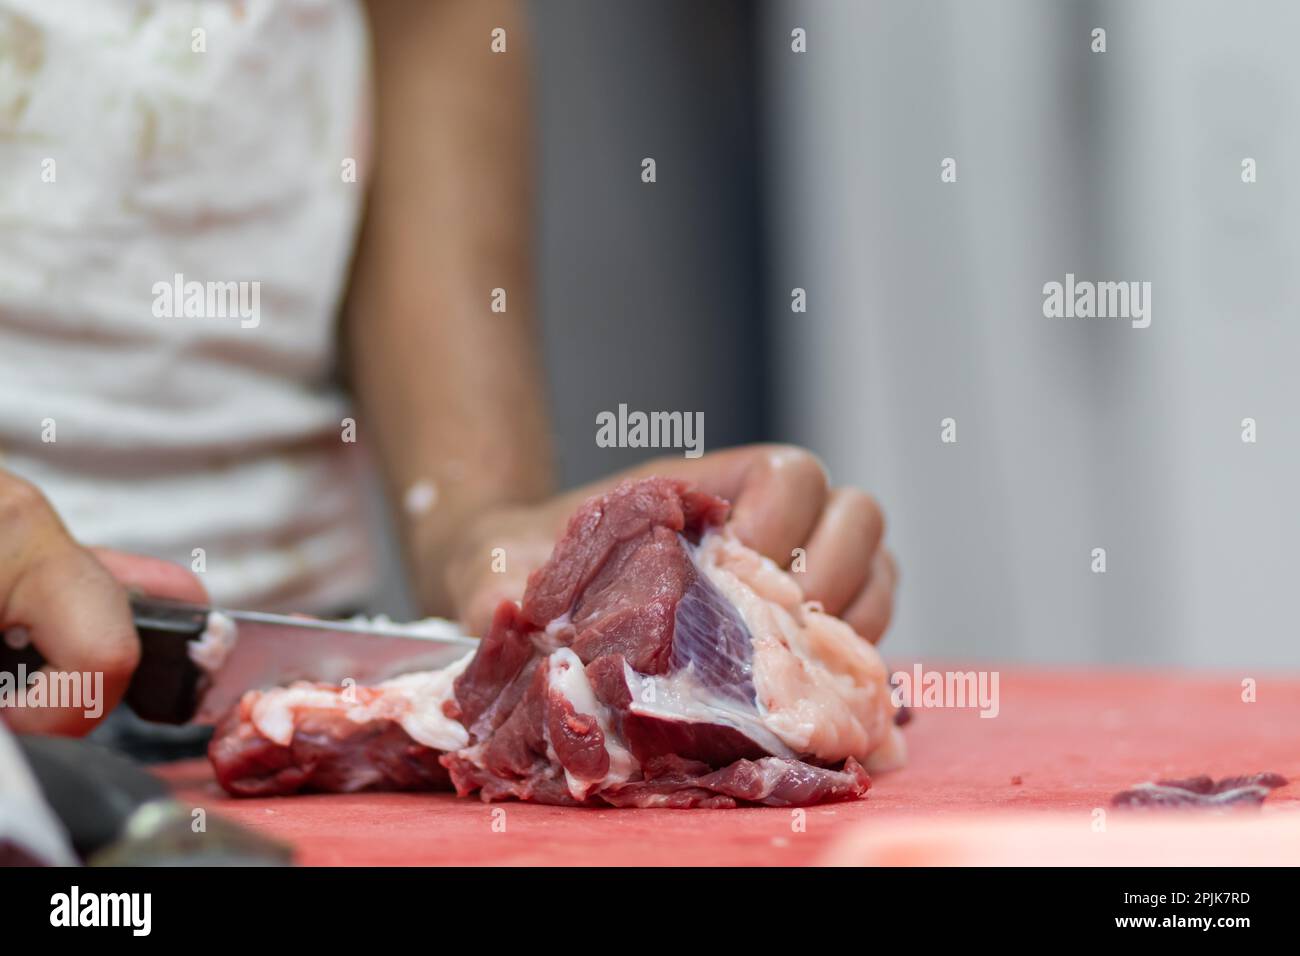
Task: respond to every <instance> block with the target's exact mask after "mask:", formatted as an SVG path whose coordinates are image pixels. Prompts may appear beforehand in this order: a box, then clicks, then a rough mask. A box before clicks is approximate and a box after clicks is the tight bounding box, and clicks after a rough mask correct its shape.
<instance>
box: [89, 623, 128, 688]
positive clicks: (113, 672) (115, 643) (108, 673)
mask: <svg viewBox="0 0 1300 956" xmlns="http://www.w3.org/2000/svg"><path fill="white" fill-rule="evenodd" d="M139 663H140V642H139V641H137V640H135V638H134V636H128V635H125V634H123V635H121V636H117V637H109V638H106V639H105V640H103V641H101V642H99V643H98V644H97V645H96V646H95V650H94V652H93V657H92V659H91V661H90V667H89V669H90V670H96V671H103V673H104V677H105V678H106V679H108V680H112V679H114V678H125V677H127V676H129V675H130V674H132V673H133V672H134V671H135V669H136V667H137V666H138V665H139Z"/></svg>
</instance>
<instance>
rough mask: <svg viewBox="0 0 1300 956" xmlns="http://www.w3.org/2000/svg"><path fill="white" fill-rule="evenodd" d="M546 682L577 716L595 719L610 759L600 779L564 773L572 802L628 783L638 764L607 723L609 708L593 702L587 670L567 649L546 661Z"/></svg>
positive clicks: (551, 755) (552, 757)
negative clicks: (571, 707) (590, 779)
mask: <svg viewBox="0 0 1300 956" xmlns="http://www.w3.org/2000/svg"><path fill="white" fill-rule="evenodd" d="M546 682H547V687H548V688H549V689H550V690H552V691H558V692H559V693H560V694H562V695H563V696H564V698H565V699H566V700H567V701H568V702H569V703H570V704H571V705H573V709H574V711H575V712H576V713H579V714H586V715H588V716H590V717H594V718H596V723H597V724H598V725H599V726H600V730H601V733H602V734H604V737H605V753H606V754H608V755H609V771H608V772H607V773H606V774H605V776H604V777H603V778H602V779H600V780H592V781H588V780H581V779H579V778H577V777H575V776H574V775H573V774H571V773H570V772H569V771H568V770H565V771H564V778H565V783H566V784H568V787H569V794H570V795H571V796H572V797H573V799H575V800H577V801H579V802H581V801H583V800H586V799H587V796H588V795H589V794H591V793H594V792H596V791H599V790H604V789H605V788H606V787H612V786H614V785H615V784H619V783H626V782H627V781H628V780H630V779H631V778H632V775H633V774H635V773H637V772H638V771H639V770H640V769H641V764H640V763H639V762H638V761H637V759H636V758H635V757H633V756H632V752H631V751H630V750H628V749H627V748H626V747H624V746H623V743H622V741H621V740H620V739H619V738H618V737H617V736H616V734H615V732H614V729H613V725H612V724H611V722H610V713H609V708H607V707H605V705H603V704H602V703H600V701H598V700H596V693H595V691H594V690H592V687H591V682H590V681H588V680H587V671H586V668H584V667H583V664H582V661H581V660H580V659H579V658H578V655H577V654H575V653H573V651H571V650H569V648H567V647H562V648H560V649H559V650H557V651H555V652H554V653H553V654H551V655H550V656H549V657H547V659H546ZM546 737H547V742H546V743H547V757H548V758H549V759H550V761H551V763H552V764H553V765H555V766H559V765H560V759H559V757H558V756H557V755H556V753H555V750H554V748H553V747H551V744H550V734H549V733H547V734H546Z"/></svg>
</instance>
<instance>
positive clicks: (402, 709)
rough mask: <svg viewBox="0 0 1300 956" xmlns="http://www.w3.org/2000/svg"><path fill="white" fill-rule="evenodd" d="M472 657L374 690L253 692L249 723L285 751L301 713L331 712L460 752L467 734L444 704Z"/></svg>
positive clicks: (295, 687)
mask: <svg viewBox="0 0 1300 956" xmlns="http://www.w3.org/2000/svg"><path fill="white" fill-rule="evenodd" d="M419 623H421V624H422V623H424V622H419ZM441 623H442V624H444V625H445V624H448V623H449V622H445V621H444V622H441ZM451 626H452V627H454V625H451ZM457 632H458V633H459V629H457ZM474 654H475V652H474V651H472V650H471V651H470V652H469V653H467V654H466V655H465V656H464V657H462V658H460V660H458V661H456V662H455V663H454V664H450V665H448V666H447V667H444V668H442V669H441V670H436V671H419V672H416V673H413V674H403V675H402V676H401V677H394V678H393V679H392V680H386V681H383V682H382V683H379V684H375V685H374V686H372V687H355V688H344V689H340V688H338V687H333V686H328V685H323V684H312V683H308V682H306V681H299V682H298V683H295V684H290V685H289V686H288V687H278V688H274V689H271V690H265V691H254V692H253V693H255V694H257V698H256V700H255V701H254V703H253V706H252V711H251V714H250V718H251V720H252V723H253V726H254V727H256V728H257V730H258V732H259V733H261V734H262V736H264V737H266V738H267V739H268V740H271V741H274V742H275V743H277V744H280V745H282V746H285V747H287V746H289V744H290V743H291V742H292V740H293V734H294V729H295V727H296V726H297V723H298V719H299V717H300V715H301V714H302V713H304V712H305V711H333V712H335V713H337V714H339V715H340V716H342V717H345V718H346V719H347V720H348V721H350V722H352V723H356V724H365V723H369V722H370V721H372V720H390V721H394V722H396V723H397V724H400V725H401V727H402V729H403V730H404V731H406V733H407V735H408V736H409V737H410V738H411V739H412V740H414V741H416V742H417V743H421V744H424V745H425V746H426V747H431V748H433V749H434V750H445V751H455V750H459V749H460V748H462V747H465V746H466V745H468V744H469V734H468V733H467V732H466V730H465V728H464V727H463V726H462V725H461V723H460V721H458V720H453V719H452V718H450V717H448V716H447V715H446V714H445V713H444V712H443V704H445V703H446V702H447V701H449V700H451V699H452V696H453V693H454V687H453V685H454V683H455V680H456V678H457V677H459V676H460V675H461V672H462V671H464V670H465V668H466V666H468V664H469V662H470V660H471V659H472V658H473V657H474Z"/></svg>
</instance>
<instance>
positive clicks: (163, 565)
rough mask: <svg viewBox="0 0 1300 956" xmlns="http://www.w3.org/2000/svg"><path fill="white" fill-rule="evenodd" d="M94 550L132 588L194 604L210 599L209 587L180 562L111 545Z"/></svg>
mask: <svg viewBox="0 0 1300 956" xmlns="http://www.w3.org/2000/svg"><path fill="white" fill-rule="evenodd" d="M90 552H91V554H93V555H94V556H95V557H96V558H97V559H98V560H99V563H100V564H102V565H103V566H104V567H105V568H107V569H108V573H109V574H111V575H113V577H114V578H116V579H117V581H118V583H119V584H121V585H122V586H123V587H125V588H127V589H128V590H132V591H138V592H140V593H141V594H147V595H149V596H150V597H156V598H170V599H171V600H173V601H187V602H189V603H191V604H207V603H208V589H207V588H205V587H204V586H203V584H202V582H201V581H199V579H198V577H197V576H195V575H194V574H193V573H191V572H190V571H188V570H187V569H185V568H183V567H181V566H180V565H179V564H174V563H172V562H171V561H163V560H162V559H160V558H148V557H145V556H143V555H139V554H127V553H126V552H125V551H113V550H110V549H109V548H91V549H90Z"/></svg>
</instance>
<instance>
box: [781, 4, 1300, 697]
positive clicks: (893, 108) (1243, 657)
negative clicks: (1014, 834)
mask: <svg viewBox="0 0 1300 956" xmlns="http://www.w3.org/2000/svg"><path fill="white" fill-rule="evenodd" d="M795 26H800V27H804V28H806V29H807V31H808V52H807V53H806V54H794V53H792V52H791V51H790V39H789V37H790V30H791V29H792V28H793V27H795ZM1094 27H1103V28H1105V29H1106V31H1107V47H1108V50H1107V52H1106V53H1104V54H1094V53H1092V52H1090V50H1089V44H1090V33H1091V30H1092V29H1093V28H1094ZM761 32H762V38H761V40H760V45H761V48H762V50H763V56H764V67H765V73H766V79H765V91H764V93H765V97H766V100H767V103H768V104H769V114H768V119H767V124H766V130H767V144H768V156H767V164H768V168H769V173H770V185H771V189H772V191H773V196H774V200H775V201H774V205H773V209H772V216H773V218H772V233H773V236H774V241H775V244H776V245H775V248H774V249H773V250H772V254H773V267H772V269H771V274H770V276H769V280H768V281H769V288H768V290H767V293H768V295H767V299H768V302H770V303H771V314H772V317H773V319H774V322H775V325H776V329H777V331H776V333H775V335H776V340H775V341H776V347H775V354H776V355H777V356H778V361H779V365H780V368H779V385H778V391H779V395H780V399H779V416H778V418H779V428H778V432H779V434H780V435H781V437H785V438H790V439H794V440H798V441H801V442H803V443H805V444H808V445H810V446H812V447H813V448H815V449H817V450H818V451H820V452H821V453H822V454H823V455H824V457H825V458H826V460H827V462H828V464H829V465H830V466H831V468H832V471H833V473H834V477H835V479H836V480H837V481H840V482H856V483H860V484H863V485H865V486H866V487H868V488H870V489H872V490H874V491H875V492H876V493H877V494H878V496H879V497H880V499H881V501H882V503H883V504H884V506H885V508H886V511H887V514H888V517H889V519H890V522H891V526H890V531H889V537H890V539H891V540H892V542H893V545H894V546H895V548H896V550H897V552H898V554H899V556H900V560H901V564H902V567H903V586H902V591H901V595H900V605H899V613H898V616H897V619H896V626H895V631H894V634H893V636H892V637H891V638H890V646H891V647H892V648H893V652H894V654H895V655H898V656H910V655H917V654H920V655H930V656H946V657H950V658H968V659H980V658H1018V659H1025V660H1033V661H1044V662H1066V661H1070V662H1105V663H1112V662H1113V663H1141V664H1147V663H1150V664H1156V663H1159V664H1187V665H1221V666H1227V667H1233V668H1244V667H1255V666H1266V665H1267V666H1291V667H1294V666H1296V664H1297V662H1298V661H1300V654H1298V653H1297V637H1296V634H1295V618H1296V615H1295V612H1294V592H1295V587H1294V585H1293V583H1292V582H1293V579H1294V577H1295V575H1296V564H1297V562H1296V558H1295V555H1296V552H1297V548H1296V541H1297V532H1298V531H1300V517H1298V509H1297V505H1296V496H1295V494H1294V489H1296V488H1297V487H1300V480H1298V479H1300V425H1298V424H1297V420H1296V418H1297V413H1298V412H1300V381H1298V379H1297V370H1296V363H1297V360H1298V359H1300V308H1298V307H1300V296H1297V292H1296V287H1295V281H1294V274H1295V271H1296V270H1295V268H1294V264H1295V263H1296V262H1297V258H1298V254H1300V225H1298V224H1297V222H1298V219H1300V189H1298V188H1297V186H1296V185H1295V183H1296V177H1297V176H1300V131H1298V128H1297V117H1298V116H1300V110H1298V108H1300V90H1298V82H1300V64H1298V63H1297V61H1296V57H1295V54H1294V48H1293V46H1294V38H1295V37H1296V36H1297V35H1298V34H1300V5H1297V4H1293V3H1284V2H1276V3H1258V2H1256V3H1250V2H1238V3H1188V2H1175V0H1148V2H1144V3H1141V4H1133V3H1070V4H1045V3H1042V2H1035V0H1022V2H981V3H965V2H960V0H953V2H947V0H928V2H907V3H904V2H863V0H822V2H818V3H787V2H781V0H778V2H773V3H771V4H768V5H767V6H766V7H765V18H764V22H763V26H762V31H761ZM1247 156H1249V157H1253V158H1255V159H1256V160H1257V163H1258V182H1257V183H1255V184H1251V185H1247V184H1243V183H1242V181H1241V165H1240V164H1241V160H1242V158H1243V157H1247ZM944 157H954V158H956V160H957V164H958V166H957V169H958V180H957V182H956V183H954V184H944V183H941V182H940V178H939V172H940V162H941V160H942V159H943V158H944ZM1067 272H1073V273H1075V274H1076V275H1077V276H1078V277H1079V278H1080V279H1090V280H1097V281H1100V280H1145V281H1150V282H1151V283H1152V284H1153V289H1152V296H1153V320H1152V324H1151V327H1150V328H1147V329H1143V330H1139V329H1134V328H1131V327H1130V326H1129V324H1128V323H1126V322H1120V321H1116V320H1103V319H1090V320H1089V319H1047V318H1044V316H1043V312H1042V305H1043V295H1042V287H1043V284H1044V283H1045V282H1048V281H1053V280H1055V281H1061V280H1063V278H1064V276H1065V274H1066V273H1067ZM795 286H801V287H805V288H806V289H807V290H808V296H809V311H808V313H807V314H806V315H797V314H792V313H791V312H790V308H789V302H790V289H791V288H793V287H795ZM949 416H951V417H953V418H955V419H956V421H957V437H958V441H957V443H956V444H953V445H945V444H942V443H941V442H940V440H939V436H940V420H941V419H943V418H945V417H949ZM1248 416H1249V417H1253V418H1255V419H1256V420H1257V421H1258V429H1259V431H1258V442H1257V443H1256V444H1245V443H1243V442H1242V441H1241V420H1242V419H1243V418H1245V417H1248ZM1095 547H1104V548H1105V549H1106V550H1107V565H1108V570H1107V572H1106V573H1105V574H1100V575H1099V574H1094V573H1092V571H1091V569H1090V563H1091V551H1092V549H1093V548H1095ZM1242 673H1243V674H1248V673H1249V672H1248V671H1243V672H1242Z"/></svg>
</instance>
